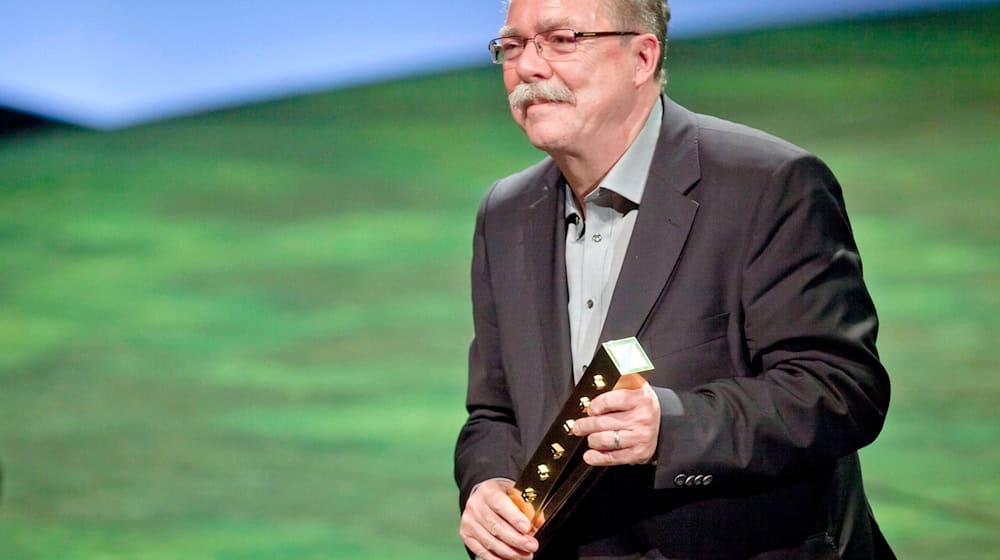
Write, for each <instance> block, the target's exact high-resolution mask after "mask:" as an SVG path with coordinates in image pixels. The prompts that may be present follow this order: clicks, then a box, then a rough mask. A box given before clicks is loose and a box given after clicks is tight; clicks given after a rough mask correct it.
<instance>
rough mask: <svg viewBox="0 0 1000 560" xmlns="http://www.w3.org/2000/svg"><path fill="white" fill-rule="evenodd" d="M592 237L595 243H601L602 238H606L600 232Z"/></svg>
mask: <svg viewBox="0 0 1000 560" xmlns="http://www.w3.org/2000/svg"><path fill="white" fill-rule="evenodd" d="M591 239H593V240H594V243H600V242H601V239H604V238H603V237H601V234H599V233H595V234H594V236H593V237H591Z"/></svg>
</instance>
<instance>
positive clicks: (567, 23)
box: [501, 0, 610, 35]
mask: <svg viewBox="0 0 1000 560" xmlns="http://www.w3.org/2000/svg"><path fill="white" fill-rule="evenodd" d="M602 8H603V0H512V1H511V2H510V7H509V8H508V10H507V19H506V21H505V22H504V26H503V27H502V28H501V35H524V34H530V33H537V32H539V31H545V30H547V29H556V28H559V27H571V28H573V29H577V30H583V31H603V30H605V29H604V28H605V27H607V18H605V16H604V10H603V9H602ZM608 29H610V28H608Z"/></svg>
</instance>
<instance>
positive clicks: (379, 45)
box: [0, 0, 1000, 559]
mask: <svg viewBox="0 0 1000 560" xmlns="http://www.w3.org/2000/svg"><path fill="white" fill-rule="evenodd" d="M133 4H134V5H130V6H121V5H117V4H116V3H111V2H98V1H85V2H68V1H56V0H47V1H46V0H42V1H39V2H31V3H28V2H12V3H4V5H2V6H0V21H2V22H3V29H4V32H3V34H0V468H2V486H0V558H3V559H8V558H10V559H21V558H25V559H33V558H60V559H63V558H94V559H113V558H129V559H131V558H143V559H175V558H219V559H257V558H268V559H285V558H287V559H293V558H294V559H307V558H316V559H325V558H336V559H362V558H364V559H367V558H408V559H441V558H463V557H464V551H463V549H462V546H461V544H460V541H459V539H458V536H457V531H456V529H457V522H458V512H457V491H456V490H455V488H454V483H453V482H452V478H451V468H452V462H451V454H452V449H453V445H454V440H455V437H456V435H457V432H458V429H459V427H460V425H461V423H462V421H463V418H464V410H463V400H464V390H465V352H466V348H467V344H468V342H469V340H470V337H471V320H470V317H469V315H470V306H469V297H468V260H469V257H470V249H471V234H472V226H473V219H474V214H475V209H476V206H477V204H478V200H479V197H480V196H481V194H482V192H483V191H484V189H485V188H486V187H488V185H489V184H490V183H491V182H492V181H493V180H495V179H496V178H498V177H501V176H504V175H507V174H510V173H512V172H514V171H516V170H519V169H521V168H523V167H525V166H526V165H529V164H531V163H533V162H535V161H537V160H538V159H540V158H541V157H542V154H541V153H540V152H537V151H535V150H534V149H533V148H531V146H530V145H529V144H528V143H527V141H526V140H524V139H523V137H522V135H521V133H520V131H519V130H518V129H517V128H516V127H515V126H514V125H513V124H512V123H511V122H510V118H509V114H508V110H507V108H506V103H505V96H504V92H503V88H502V85H501V82H500V76H499V69H498V68H494V67H491V66H490V65H489V64H488V56H487V52H486V47H485V45H486V42H487V41H488V40H489V39H490V38H491V37H493V36H494V35H495V33H496V29H497V28H498V27H499V26H500V25H501V23H502V19H503V13H502V9H501V6H500V3H499V2H497V1H494V0H474V1H473V0H470V1H468V2H463V3H462V6H461V8H460V9H457V8H456V7H455V5H454V3H448V2H444V1H443V0H442V1H439V0H428V1H426V2H422V3H405V2H383V3H380V4H379V6H380V9H379V10H378V12H377V13H376V11H375V10H374V8H358V7H354V6H353V3H351V4H352V6H351V7H345V6H344V4H347V3H334V2H318V1H317V2H288V3H283V4H282V5H281V7H280V8H279V7H277V5H275V4H274V3H270V2H261V1H250V2H241V3H236V2H221V1H209V2H197V3H195V2H190V1H179V2H172V3H167V4H163V3H157V4H155V5H154V4H148V3H133ZM833 4H836V5H833ZM672 6H673V10H674V20H673V23H672V27H671V38H672V41H671V45H670V55H669V59H668V68H669V72H670V83H669V85H668V87H667V92H668V94H669V95H671V96H672V97H673V98H674V99H675V100H677V101H679V102H681V103H682V104H684V105H686V106H687V107H688V108H690V109H693V110H695V111H698V112H704V113H710V114H714V115H717V116H721V117H723V118H727V119H730V120H735V121H739V122H743V123H746V124H749V125H751V126H755V127H758V128H762V129H765V130H767V131H769V132H772V133H774V134H777V135H779V136H782V137H784V138H786V139H788V140H790V141H792V142H794V143H796V144H799V145H801V146H803V147H805V148H807V149H809V150H811V151H813V152H814V153H816V154H818V155H819V156H820V157H822V158H824V159H825V160H826V161H827V162H828V163H829V164H830V165H831V167H832V168H833V169H834V171H835V172H836V173H837V175H838V178H839V179H840V181H841V182H842V184H843V186H844V191H845V196H846V198H847V204H848V208H849V211H850V213H851V217H852V221H853V225H854V229H855V233H856V236H857V238H858V243H859V245H860V248H861V253H862V257H863V259H864V261H865V275H866V280H867V281H868V284H869V287H870V289H871V291H872V293H873V296H874V299H875V302H876V304H877V306H878V308H879V312H880V317H881V319H882V327H881V336H880V345H879V347H880V350H881V353H882V357H883V360H884V362H885V363H886V365H887V367H888V369H889V371H890V374H891V375H892V380H893V402H892V406H891V409H890V414H889V417H888V421H887V423H886V426H885V429H884V431H883V433H882V435H881V437H880V438H879V439H878V440H876V442H875V443H874V444H872V445H871V446H869V447H868V448H866V449H864V450H863V451H862V460H863V462H864V467H865V470H864V473H865V477H866V485H867V487H868V490H869V497H870V499H871V501H872V507H873V509H874V512H875V514H876V516H877V518H878V520H879V521H880V523H881V525H882V528H883V531H884V532H885V533H886V535H887V537H888V539H889V541H890V543H891V544H892V545H893V547H894V548H895V549H896V551H897V553H898V555H899V556H900V558H924V559H940V558H949V559H965V558H996V555H997V550H1000V481H998V477H997V471H998V466H1000V415H998V412H997V404H996V403H997V401H998V400H1000V375H998V374H1000V366H998V365H997V364H998V361H1000V335H998V333H1000V318H998V312H1000V289H998V285H1000V226H998V224H997V219H996V214H997V210H998V204H1000V191H998V189H997V179H998V176H1000V159H998V158H1000V47H998V43H997V33H996V30H997V29H998V28H1000V4H998V3H997V2H987V1H979V2H970V1H964V2H962V1H951V2H948V1H937V2H932V1H920V0H911V1H904V0H882V1H877V2H876V1H857V0H854V1H850V0H848V1H844V2H839V3H828V2H827V3H820V2H814V1H797V2H792V1H785V0H770V1H768V2H763V1H746V2H736V1H726V0H713V1H707V0H700V1H696V0H675V1H674V2H672Z"/></svg>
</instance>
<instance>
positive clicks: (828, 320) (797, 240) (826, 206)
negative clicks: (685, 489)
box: [655, 155, 889, 488]
mask: <svg viewBox="0 0 1000 560" xmlns="http://www.w3.org/2000/svg"><path fill="white" fill-rule="evenodd" d="M748 210H749V209H748ZM751 219H752V222H751V225H750V229H749V231H750V232H751V233H750V235H749V236H748V237H747V239H746V246H745V248H744V251H743V261H742V264H741V269H742V273H741V279H740V281H741V284H740V304H741V309H740V310H739V312H740V313H741V314H742V332H743V339H744V340H743V348H742V351H743V354H744V355H745V359H746V361H747V364H748V365H749V368H748V369H749V371H750V372H751V374H750V375H748V376H744V377H727V378H723V379H718V380H714V381H711V382H708V383H705V384H703V385H701V386H698V387H695V388H693V389H692V390H689V391H678V392H677V396H678V397H679V399H680V401H681V404H682V409H683V412H682V413H681V414H679V415H670V414H664V415H663V416H662V418H661V429H660V436H659V437H660V439H659V448H658V451H657V468H656V480H655V486H656V487H657V488H668V487H675V486H682V485H690V482H691V480H690V478H691V476H690V475H702V476H701V477H699V478H698V479H697V480H698V481H699V483H700V482H702V481H703V480H706V478H705V477H706V476H711V478H710V479H707V480H710V481H711V483H712V484H716V485H721V484H726V485H729V484H740V483H746V482H748V481H753V480H757V481H766V480H767V479H773V478H778V477H785V476H788V475H789V474H790V473H793V472H795V471H796V470H801V469H809V468H811V467H816V466H819V465H823V464H829V463H830V462H831V461H832V460H834V459H836V458H838V457H840V456H843V455H846V454H848V453H851V452H853V451H855V450H857V449H859V448H860V447H862V446H864V445H867V444H868V443H870V442H871V441H873V440H874V439H875V437H876V435H878V433H879V431H880V430H881V428H882V424H883V422H884V417H885V413H886V410H887V408H888V403H889V380H888V376H887V375H886V372H885V369H884V368H883V367H882V365H881V363H880V362H879V359H878V355H877V353H876V350H875V338H876V333H877V330H878V320H877V318H876V315H875V309H874V306H873V304H872V301H871V299H870V297H869V295H868V291H867V289H866V288H865V285H864V281H863V279H862V274H861V261H860V258H859V255H858V251H857V247H856V246H855V243H854V239H853V235H852V232H851V228H850V224H849V222H848V218H847V214H846V210H845V207H844V203H843V198H842V195H841V191H840V186H839V184H838V183H837V181H836V179H835V178H834V177H833V175H832V173H831V172H830V171H829V170H828V169H827V167H826V166H825V165H824V164H823V163H822V162H821V161H819V160H818V159H817V158H815V157H813V156H810V155H800V156H797V157H795V158H793V159H791V160H789V161H787V162H785V163H784V164H782V165H780V166H778V168H777V169H776V170H775V171H774V172H773V173H772V174H771V176H770V180H769V184H768V185H767V186H766V188H765V189H764V190H763V191H762V194H761V196H760V197H759V200H758V201H757V207H756V208H755V209H753V213H752V218H751ZM685 482H687V484H685Z"/></svg>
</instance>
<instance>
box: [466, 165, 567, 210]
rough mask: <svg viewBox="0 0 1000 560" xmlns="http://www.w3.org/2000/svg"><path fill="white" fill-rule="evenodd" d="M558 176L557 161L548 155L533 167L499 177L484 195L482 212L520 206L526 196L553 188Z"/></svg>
mask: <svg viewBox="0 0 1000 560" xmlns="http://www.w3.org/2000/svg"><path fill="white" fill-rule="evenodd" d="M558 177H559V169H558V168H557V167H556V164H555V162H554V161H552V158H549V157H546V158H544V159H542V160H541V161H539V162H538V163H536V164H534V165H532V166H531V167H528V168H525V169H522V170H521V171H518V172H517V173H514V174H513V175H508V176H507V177H504V178H502V179H499V180H498V181H496V182H495V183H493V185H492V186H491V187H490V188H489V189H488V190H487V191H486V193H485V194H484V195H483V198H482V201H481V203H480V207H479V211H480V214H485V213H490V212H495V211H498V210H503V209H509V208H511V206H512V205H513V206H520V202H521V201H523V200H524V198H525V197H530V196H532V194H535V193H537V194H541V193H542V192H543V190H544V189H546V188H553V187H554V186H555V183H556V180H557V179H558ZM530 203H531V201H528V204H530Z"/></svg>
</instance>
